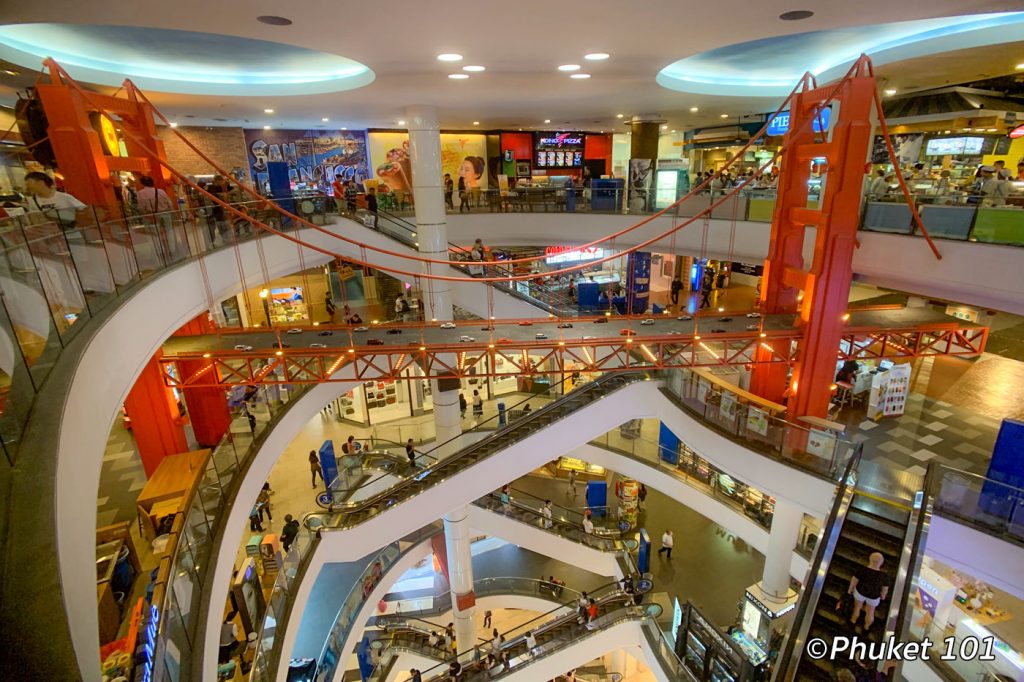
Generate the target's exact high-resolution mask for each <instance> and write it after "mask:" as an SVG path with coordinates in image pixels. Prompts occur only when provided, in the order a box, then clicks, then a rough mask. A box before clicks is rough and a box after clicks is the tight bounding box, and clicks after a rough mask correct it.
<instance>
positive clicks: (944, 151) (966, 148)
mask: <svg viewBox="0 0 1024 682" xmlns="http://www.w3.org/2000/svg"><path fill="white" fill-rule="evenodd" d="M984 144H985V138H983V137H938V138H935V139H932V140H928V146H927V147H925V152H924V153H925V154H926V155H927V156H964V155H974V156H977V155H978V154H981V150H982V147H983V146H984Z"/></svg>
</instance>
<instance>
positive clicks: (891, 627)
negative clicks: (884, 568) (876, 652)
mask: <svg viewBox="0 0 1024 682" xmlns="http://www.w3.org/2000/svg"><path fill="white" fill-rule="evenodd" d="M940 469H941V467H939V466H938V465H937V464H936V463H935V462H930V463H929V464H928V471H927V473H926V474H925V477H924V485H923V486H922V489H921V491H920V492H919V493H918V494H917V496H916V497H915V498H914V504H913V507H912V508H911V512H910V522H909V523H908V524H907V532H906V535H905V536H904V542H903V551H902V553H901V554H900V563H899V566H898V567H897V569H896V580H895V581H894V582H893V588H892V598H891V600H890V603H889V613H888V616H887V617H886V620H885V625H886V631H885V634H886V635H887V636H890V635H895V637H896V638H897V639H898V640H899V641H901V642H909V641H911V639H912V637H911V634H910V623H911V621H912V619H911V618H910V617H909V616H910V614H911V609H912V607H911V599H912V598H913V597H912V595H913V594H914V582H915V578H916V577H917V576H918V575H919V574H920V572H921V563H922V560H923V559H924V554H925V545H926V544H927V541H928V528H929V526H930V525H931V515H932V500H933V499H934V497H935V494H936V493H937V492H938V488H939V486H940V482H941V479H942V474H941V473H940ZM901 667H902V663H901V662H899V661H897V662H896V669H895V673H894V678H896V679H899V673H900V668H901Z"/></svg>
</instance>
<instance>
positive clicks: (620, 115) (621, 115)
mask: <svg viewBox="0 0 1024 682" xmlns="http://www.w3.org/2000/svg"><path fill="white" fill-rule="evenodd" d="M623 115H624V114H615V118H622V117H623Z"/></svg>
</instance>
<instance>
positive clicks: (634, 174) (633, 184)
mask: <svg viewBox="0 0 1024 682" xmlns="http://www.w3.org/2000/svg"><path fill="white" fill-rule="evenodd" d="M653 171H654V161H653V160H651V159H630V160H629V209H630V210H631V211H646V210H647V208H648V206H647V202H648V196H649V194H650V188H651V182H652V181H653V179H654V178H653V175H654V173H653Z"/></svg>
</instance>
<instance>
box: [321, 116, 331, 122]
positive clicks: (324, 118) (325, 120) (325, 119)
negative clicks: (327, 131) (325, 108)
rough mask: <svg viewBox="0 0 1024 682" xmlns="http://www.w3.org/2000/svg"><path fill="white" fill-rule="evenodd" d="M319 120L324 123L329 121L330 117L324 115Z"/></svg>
mask: <svg viewBox="0 0 1024 682" xmlns="http://www.w3.org/2000/svg"><path fill="white" fill-rule="evenodd" d="M320 120H321V121H323V122H324V123H327V122H328V121H330V120H331V119H329V118H327V117H326V116H324V117H323V118H322V119H320Z"/></svg>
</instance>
